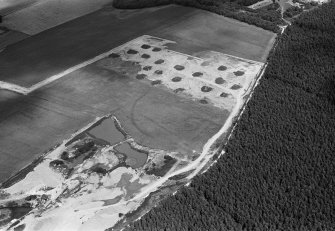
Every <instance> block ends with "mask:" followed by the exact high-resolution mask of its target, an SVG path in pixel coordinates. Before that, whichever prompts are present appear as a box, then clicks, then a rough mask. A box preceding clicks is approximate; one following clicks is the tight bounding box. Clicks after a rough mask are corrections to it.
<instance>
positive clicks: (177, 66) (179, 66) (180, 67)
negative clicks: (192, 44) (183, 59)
mask: <svg viewBox="0 0 335 231" xmlns="http://www.w3.org/2000/svg"><path fill="white" fill-rule="evenodd" d="M174 69H176V70H177V71H182V70H184V69H185V67H184V66H182V65H176V66H174Z"/></svg>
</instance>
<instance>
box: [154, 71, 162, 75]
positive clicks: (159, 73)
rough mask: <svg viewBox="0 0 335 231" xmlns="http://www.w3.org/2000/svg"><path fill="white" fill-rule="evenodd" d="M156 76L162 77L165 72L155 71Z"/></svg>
mask: <svg viewBox="0 0 335 231" xmlns="http://www.w3.org/2000/svg"><path fill="white" fill-rule="evenodd" d="M155 74H156V75H161V74H163V71H162V70H156V71H155Z"/></svg>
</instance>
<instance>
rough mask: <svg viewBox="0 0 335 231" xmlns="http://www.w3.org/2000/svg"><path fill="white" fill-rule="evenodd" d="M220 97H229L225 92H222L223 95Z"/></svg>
mask: <svg viewBox="0 0 335 231" xmlns="http://www.w3.org/2000/svg"><path fill="white" fill-rule="evenodd" d="M220 97H228V94H227V93H225V92H222V93H221V95H220Z"/></svg>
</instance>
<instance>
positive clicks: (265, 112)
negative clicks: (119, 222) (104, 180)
mask: <svg viewBox="0 0 335 231" xmlns="http://www.w3.org/2000/svg"><path fill="white" fill-rule="evenodd" d="M334 12H335V1H333V2H331V3H329V4H326V5H324V6H322V7H319V8H317V9H315V10H312V11H310V12H307V13H304V14H303V15H301V16H300V17H299V18H298V19H297V20H296V21H295V22H294V23H293V25H292V26H290V27H288V28H287V30H286V31H285V34H283V35H282V36H281V38H280V40H279V43H278V46H277V48H276V50H275V51H274V52H273V53H272V54H271V56H270V58H269V65H268V67H267V69H266V73H265V75H264V77H263V78H262V80H261V83H260V85H259V86H258V87H257V88H256V90H255V93H254V95H253V98H252V99H251V100H250V102H249V104H248V106H247V108H246V111H245V112H244V114H243V116H242V118H241V120H240V121H239V123H238V125H237V128H236V130H235V131H234V134H233V138H232V139H231V140H230V142H229V144H228V145H227V147H226V154H225V155H223V156H222V157H221V158H220V159H219V160H218V162H217V164H215V165H214V166H213V167H212V168H211V169H210V170H208V171H207V172H206V173H205V174H202V175H199V176H196V177H195V178H194V180H193V182H192V183H191V184H190V186H189V187H185V188H183V189H181V190H180V191H179V192H178V193H177V194H176V195H175V196H172V197H169V198H168V199H166V200H164V201H163V202H161V204H160V205H158V206H157V207H156V208H154V209H152V210H151V211H150V212H149V213H148V214H146V215H145V216H143V217H142V219H141V220H139V221H136V222H135V223H134V224H133V225H132V226H131V227H130V228H129V230H145V231H148V230H178V231H183V230H192V231H193V230H257V231H258V230H301V231H304V230H320V231H321V230H327V231H330V230H335V42H334V38H335V13H334Z"/></svg>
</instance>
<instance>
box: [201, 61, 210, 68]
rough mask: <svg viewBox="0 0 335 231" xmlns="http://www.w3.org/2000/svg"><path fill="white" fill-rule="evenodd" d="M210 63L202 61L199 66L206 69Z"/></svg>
mask: <svg viewBox="0 0 335 231" xmlns="http://www.w3.org/2000/svg"><path fill="white" fill-rule="evenodd" d="M209 64H210V62H209V61H204V62H202V63H201V66H203V67H206V66H209Z"/></svg>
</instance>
